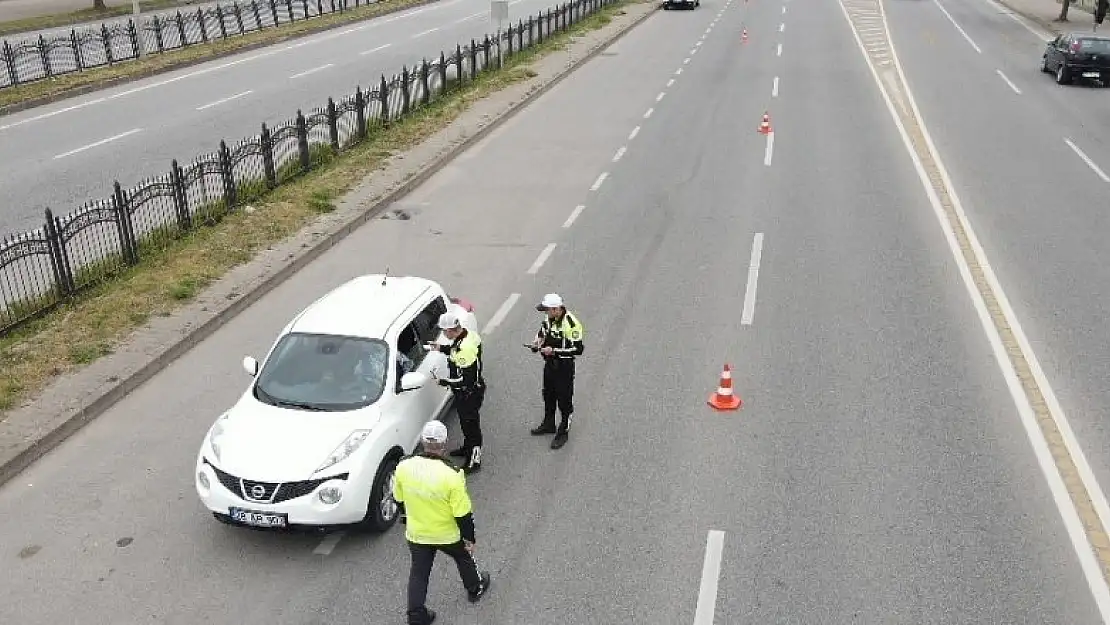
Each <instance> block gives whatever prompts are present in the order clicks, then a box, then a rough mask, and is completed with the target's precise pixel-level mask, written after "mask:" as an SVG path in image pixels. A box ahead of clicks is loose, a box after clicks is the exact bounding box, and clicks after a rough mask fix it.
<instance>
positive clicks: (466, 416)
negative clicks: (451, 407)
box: [455, 386, 486, 458]
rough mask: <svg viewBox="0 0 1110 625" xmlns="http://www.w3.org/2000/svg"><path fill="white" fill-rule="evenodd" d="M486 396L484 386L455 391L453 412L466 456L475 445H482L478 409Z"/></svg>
mask: <svg viewBox="0 0 1110 625" xmlns="http://www.w3.org/2000/svg"><path fill="white" fill-rule="evenodd" d="M485 398H486V387H485V386H478V387H474V388H470V389H467V390H463V391H455V412H456V413H458V415H459V426H460V427H461V428H462V433H463V447H462V448H463V449H464V450H465V452H466V456H467V457H468V458H469V457H470V452H471V450H472V449H474V448H475V447H481V446H482V420H481V414H480V411H481V409H482V402H484V401H485Z"/></svg>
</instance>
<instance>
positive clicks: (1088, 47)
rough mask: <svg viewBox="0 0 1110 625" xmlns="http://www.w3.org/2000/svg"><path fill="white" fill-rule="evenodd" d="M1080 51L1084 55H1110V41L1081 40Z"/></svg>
mask: <svg viewBox="0 0 1110 625" xmlns="http://www.w3.org/2000/svg"><path fill="white" fill-rule="evenodd" d="M1079 51H1080V52H1082V53H1084V54H1110V39H1080V40H1079Z"/></svg>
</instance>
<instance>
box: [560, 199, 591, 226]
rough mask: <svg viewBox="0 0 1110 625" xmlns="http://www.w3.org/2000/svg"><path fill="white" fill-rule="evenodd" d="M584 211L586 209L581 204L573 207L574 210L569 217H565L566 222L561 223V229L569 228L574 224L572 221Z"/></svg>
mask: <svg viewBox="0 0 1110 625" xmlns="http://www.w3.org/2000/svg"><path fill="white" fill-rule="evenodd" d="M584 210H586V207H585V206H583V205H582V204H579V205H578V206H575V207H574V210H573V211H571V213H570V217H567V220H566V221H564V222H563V227H564V228H569V227H571V225H573V224H574V220H576V219H578V216H579V215H581V214H582V211H584Z"/></svg>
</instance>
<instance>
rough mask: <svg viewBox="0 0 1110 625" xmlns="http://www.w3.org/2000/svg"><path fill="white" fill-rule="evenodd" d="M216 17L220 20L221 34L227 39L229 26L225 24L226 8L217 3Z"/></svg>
mask: <svg viewBox="0 0 1110 625" xmlns="http://www.w3.org/2000/svg"><path fill="white" fill-rule="evenodd" d="M216 19H217V20H219V22H220V35H221V36H223V38H224V39H227V26H226V25H224V10H223V8H222V7H221V6H220V5H219V4H217V5H216Z"/></svg>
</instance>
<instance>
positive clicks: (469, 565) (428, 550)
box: [408, 540, 482, 623]
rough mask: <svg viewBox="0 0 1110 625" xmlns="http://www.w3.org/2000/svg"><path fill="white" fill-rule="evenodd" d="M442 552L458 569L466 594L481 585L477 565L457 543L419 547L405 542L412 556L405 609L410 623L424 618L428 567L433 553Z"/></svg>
mask: <svg viewBox="0 0 1110 625" xmlns="http://www.w3.org/2000/svg"><path fill="white" fill-rule="evenodd" d="M437 551H442V552H443V553H445V554H447V555H448V556H450V557H451V559H452V560H454V561H455V566H457V567H458V569H459V577H461V578H462V582H463V586H465V587H466V589H467V591H469V592H474V591H476V590H478V587H479V585H480V584H481V583H482V579H481V577H479V575H478V565H477V564H475V562H474V558H473V556H471V555H470V552H469V551H467V550H466V547H464V546H463V543H462V541H461V540H460V541H459V542H457V543H454V544H450V545H422V544H419V543H414V542H411V541H410V542H409V552H410V553H411V554H412V566H411V568H410V569H409V606H408V616H409V622H410V623H420V622H422V621H421V620H420V619H422V618H425V608H424V602H425V601H427V599H428V577H429V576H430V575H431V574H432V564H434V563H435V559H436V552H437Z"/></svg>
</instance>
